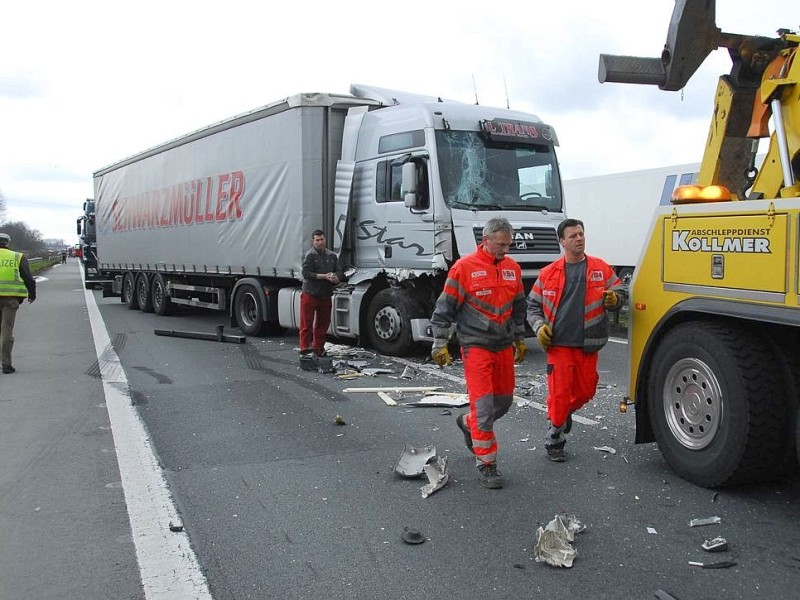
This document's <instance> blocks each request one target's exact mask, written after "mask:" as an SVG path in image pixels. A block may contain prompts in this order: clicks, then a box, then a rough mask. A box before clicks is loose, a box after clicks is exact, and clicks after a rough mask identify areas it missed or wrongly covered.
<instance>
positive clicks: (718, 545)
mask: <svg viewBox="0 0 800 600" xmlns="http://www.w3.org/2000/svg"><path fill="white" fill-rule="evenodd" d="M700 547H701V548H702V549H703V550H705V551H706V552H725V550H727V549H728V540H726V539H725V538H724V537H719V536H718V537H715V538H713V539H710V540H705V541H704V542H703V543H702V544H700Z"/></svg>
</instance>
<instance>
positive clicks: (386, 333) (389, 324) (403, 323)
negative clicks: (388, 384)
mask: <svg viewBox="0 0 800 600" xmlns="http://www.w3.org/2000/svg"><path fill="white" fill-rule="evenodd" d="M421 316H422V307H421V306H420V305H418V304H417V303H416V302H415V301H414V300H413V299H411V298H409V297H408V296H407V295H406V294H404V293H403V292H401V291H400V290H395V289H385V290H381V291H380V292H378V293H377V294H375V297H374V298H373V299H372V302H370V305H369V310H368V311H367V323H366V326H367V338H368V339H369V342H370V344H371V345H372V347H373V348H375V349H376V350H377V351H378V352H380V353H381V354H386V355H388V356H406V355H407V354H409V353H410V352H411V350H412V349H413V347H414V340H413V338H412V335H411V319H416V318H419V317H421Z"/></svg>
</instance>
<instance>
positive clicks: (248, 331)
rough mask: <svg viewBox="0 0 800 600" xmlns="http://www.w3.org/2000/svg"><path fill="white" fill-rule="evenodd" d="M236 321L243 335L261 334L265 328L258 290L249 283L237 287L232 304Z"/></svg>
mask: <svg viewBox="0 0 800 600" xmlns="http://www.w3.org/2000/svg"><path fill="white" fill-rule="evenodd" d="M234 311H235V312H236V322H237V323H238V325H239V329H241V330H242V333H244V334H245V335H256V336H257V335H263V333H264V330H265V323H264V315H263V311H262V310H261V300H260V299H259V296H258V290H256V288H255V287H253V286H252V285H249V284H245V285H243V286H242V287H240V288H239V291H238V292H237V293H236V301H235V304H234Z"/></svg>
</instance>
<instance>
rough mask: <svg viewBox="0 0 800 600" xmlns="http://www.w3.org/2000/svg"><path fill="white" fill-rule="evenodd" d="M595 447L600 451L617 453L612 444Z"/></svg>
mask: <svg viewBox="0 0 800 600" xmlns="http://www.w3.org/2000/svg"><path fill="white" fill-rule="evenodd" d="M594 449H595V450H597V451H598V452H606V453H608V454H616V453H617V451H616V450H615V449H614V448H612V447H611V446H594Z"/></svg>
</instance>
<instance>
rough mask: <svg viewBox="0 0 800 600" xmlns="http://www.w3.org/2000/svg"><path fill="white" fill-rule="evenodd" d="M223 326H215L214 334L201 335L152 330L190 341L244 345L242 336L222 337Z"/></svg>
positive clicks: (190, 332)
mask: <svg viewBox="0 0 800 600" xmlns="http://www.w3.org/2000/svg"><path fill="white" fill-rule="evenodd" d="M223 327H224V325H217V326H216V333H203V332H199V331H175V330H172V329H154V330H153V333H154V334H156V335H161V336H167V337H177V338H188V339H192V340H207V341H210V342H226V343H229V344H244V343H245V342H246V341H247V338H246V337H245V336H243V335H223V333H222V331H223Z"/></svg>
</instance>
